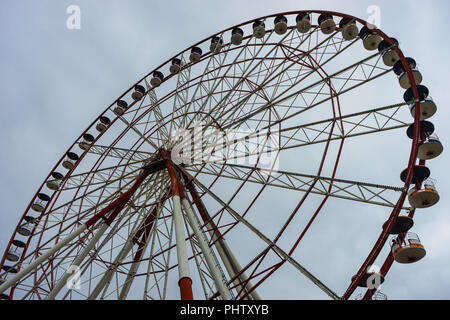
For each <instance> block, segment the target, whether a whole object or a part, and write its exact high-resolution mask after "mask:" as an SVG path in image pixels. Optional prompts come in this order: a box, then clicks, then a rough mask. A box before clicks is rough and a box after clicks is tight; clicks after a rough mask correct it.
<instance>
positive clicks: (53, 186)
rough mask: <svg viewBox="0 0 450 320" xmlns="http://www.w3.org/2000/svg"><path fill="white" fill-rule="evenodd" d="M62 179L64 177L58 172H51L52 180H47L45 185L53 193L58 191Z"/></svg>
mask: <svg viewBox="0 0 450 320" xmlns="http://www.w3.org/2000/svg"><path fill="white" fill-rule="evenodd" d="M63 179H64V176H63V175H62V174H61V173H59V172H56V171H55V172H52V179H50V180H48V181H47V183H46V185H47V188H49V189H50V190H53V191H58V190H59V187H60V186H61V183H62V181H63Z"/></svg>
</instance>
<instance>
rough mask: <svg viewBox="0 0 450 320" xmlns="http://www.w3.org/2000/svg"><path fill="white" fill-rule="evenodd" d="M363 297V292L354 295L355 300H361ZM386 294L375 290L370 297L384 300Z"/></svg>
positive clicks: (374, 299) (375, 299)
mask: <svg viewBox="0 0 450 320" xmlns="http://www.w3.org/2000/svg"><path fill="white" fill-rule="evenodd" d="M363 298H364V294H362V293H359V294H358V295H357V296H356V297H355V300H362V299H363ZM387 299H388V298H387V295H385V294H384V293H382V292H380V291H377V292H375V293H374V294H373V295H372V299H371V300H373V301H386V300H387Z"/></svg>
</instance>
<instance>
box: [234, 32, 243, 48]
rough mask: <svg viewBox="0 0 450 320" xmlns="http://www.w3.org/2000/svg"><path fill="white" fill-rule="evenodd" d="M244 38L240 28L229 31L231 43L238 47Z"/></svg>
mask: <svg viewBox="0 0 450 320" xmlns="http://www.w3.org/2000/svg"><path fill="white" fill-rule="evenodd" d="M243 38H244V31H243V30H242V29H241V28H234V29H233V30H231V43H232V44H234V45H235V46H238V45H240V44H241V43H242V39H243Z"/></svg>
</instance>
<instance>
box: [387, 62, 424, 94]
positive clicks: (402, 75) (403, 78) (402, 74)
mask: <svg viewBox="0 0 450 320" xmlns="http://www.w3.org/2000/svg"><path fill="white" fill-rule="evenodd" d="M406 61H407V62H408V65H409V66H410V68H411V70H412V74H413V77H414V82H415V83H416V85H418V84H421V83H422V80H423V77H422V74H421V73H420V71H419V69H418V68H417V63H416V61H415V60H414V59H413V58H406ZM394 73H395V74H396V75H397V77H398V81H399V83H400V86H401V87H402V88H403V89H409V88H411V83H410V82H409V77H408V74H407V73H406V70H405V67H404V66H403V63H402V61H401V60H399V61H397V62H396V63H395V65H394Z"/></svg>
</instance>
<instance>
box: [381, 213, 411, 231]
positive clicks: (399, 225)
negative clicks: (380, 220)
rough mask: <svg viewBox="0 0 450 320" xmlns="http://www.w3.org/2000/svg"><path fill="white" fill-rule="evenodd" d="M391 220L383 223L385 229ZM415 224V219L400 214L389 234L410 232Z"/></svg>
mask: <svg viewBox="0 0 450 320" xmlns="http://www.w3.org/2000/svg"><path fill="white" fill-rule="evenodd" d="M388 222H389V221H386V222H385V223H384V224H383V230H384V229H385V227H386V225H387V224H388ZM413 226H414V221H413V219H412V218H410V217H408V216H399V217H397V220H395V222H394V224H393V226H392V228H391V230H390V231H389V234H400V233H406V232H408V231H409V230H410V229H411V228H412V227H413Z"/></svg>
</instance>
